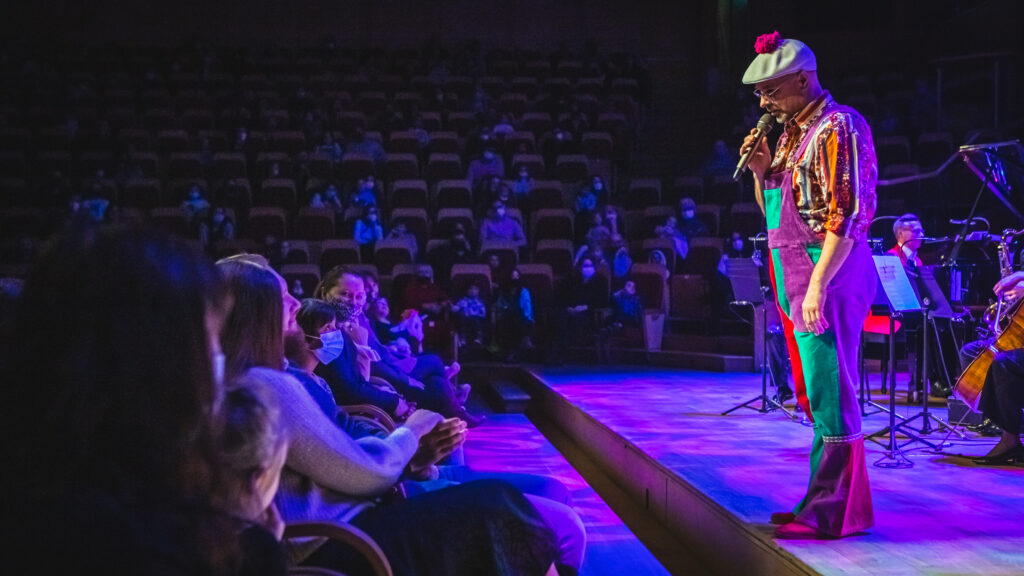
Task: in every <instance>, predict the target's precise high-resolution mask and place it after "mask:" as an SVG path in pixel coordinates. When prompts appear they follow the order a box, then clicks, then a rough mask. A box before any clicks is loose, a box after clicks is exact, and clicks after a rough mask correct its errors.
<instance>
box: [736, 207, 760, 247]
mask: <svg viewBox="0 0 1024 576" xmlns="http://www.w3.org/2000/svg"><path fill="white" fill-rule="evenodd" d="M764 222H765V220H764V214H762V213H761V207H760V206H758V204H757V202H737V203H735V204H733V205H732V207H731V208H730V209H729V228H730V231H731V232H739V233H740V234H742V235H743V238H744V239H747V238H749V237H751V236H754V235H756V234H758V233H759V232H761V231H763V230H764Z"/></svg>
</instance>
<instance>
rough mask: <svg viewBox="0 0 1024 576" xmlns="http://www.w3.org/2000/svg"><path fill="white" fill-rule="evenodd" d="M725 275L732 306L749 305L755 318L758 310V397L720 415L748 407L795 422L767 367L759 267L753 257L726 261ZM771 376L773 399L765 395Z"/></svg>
mask: <svg viewBox="0 0 1024 576" xmlns="http://www.w3.org/2000/svg"><path fill="white" fill-rule="evenodd" d="M725 267H726V275H727V276H728V277H729V283H730V284H732V293H733V297H734V298H735V300H734V301H733V302H732V304H734V305H736V306H750V307H751V310H752V311H753V314H754V316H757V312H758V308H760V310H761V330H760V331H758V330H757V329H756V328H755V336H758V335H759V336H760V337H761V394H760V395H759V396H755V397H753V398H751V399H750V400H747V401H746V402H743V403H741V404H737V405H736V406H733V407H732V408H730V409H728V410H726V411H725V412H722V416H725V415H726V414H728V413H730V412H732V411H734V410H738V409H740V408H750V409H752V410H757V411H758V412H760V413H762V414H764V413H767V412H772V411H774V410H782V411H783V412H784V413H785V414H786V415H787V416H789V418H791V419H793V420H797V416H796V415H795V414H793V413H792V412H790V411H789V410H788V409H786V407H785V406H783V405H782V402H779V401H778V400H777V399H778V391H779V386H778V381H777V380H776V375H775V371H774V370H772V369H771V368H770V367H769V365H768V306H770V305H773V303H772V302H768V298H767V294H768V291H769V287H768V286H764V285H762V284H761V268H760V267H759V266H758V265H757V263H756V262H755V261H754V259H753V258H729V259H727V260H726V261H725ZM769 377H771V381H772V386H773V387H774V388H775V396H774V397H771V396H768V378H769ZM757 401H760V402H761V407H760V408H755V407H753V406H751V404H753V403H754V402H757Z"/></svg>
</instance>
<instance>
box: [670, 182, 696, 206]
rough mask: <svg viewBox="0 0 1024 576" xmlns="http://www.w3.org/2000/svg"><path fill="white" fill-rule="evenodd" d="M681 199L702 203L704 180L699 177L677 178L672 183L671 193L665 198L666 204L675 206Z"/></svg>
mask: <svg viewBox="0 0 1024 576" xmlns="http://www.w3.org/2000/svg"><path fill="white" fill-rule="evenodd" d="M682 198H692V199H693V201H694V202H703V201H704V178H702V177H700V176H677V177H676V179H675V180H674V181H673V182H672V193H671V195H669V197H667V198H665V202H666V203H667V204H673V205H674V204H675V203H676V202H678V201H679V200H680V199H682Z"/></svg>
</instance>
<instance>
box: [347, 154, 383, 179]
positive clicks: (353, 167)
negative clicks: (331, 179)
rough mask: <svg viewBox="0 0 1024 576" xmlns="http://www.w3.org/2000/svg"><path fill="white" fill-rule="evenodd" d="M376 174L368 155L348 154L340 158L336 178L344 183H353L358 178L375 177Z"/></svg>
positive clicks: (370, 157)
mask: <svg viewBox="0 0 1024 576" xmlns="http://www.w3.org/2000/svg"><path fill="white" fill-rule="evenodd" d="M376 173H377V168H376V166H375V165H374V163H373V157H372V156H370V155H368V154H358V153H354V152H349V153H347V154H345V155H344V156H342V157H341V166H340V167H339V170H338V176H339V177H340V178H341V180H342V181H344V182H346V183H355V182H357V181H358V180H359V179H360V178H365V177H367V176H376Z"/></svg>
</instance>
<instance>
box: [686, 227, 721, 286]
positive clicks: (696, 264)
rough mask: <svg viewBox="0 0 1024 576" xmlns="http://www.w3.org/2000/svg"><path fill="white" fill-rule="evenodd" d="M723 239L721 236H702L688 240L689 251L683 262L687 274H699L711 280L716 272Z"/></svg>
mask: <svg viewBox="0 0 1024 576" xmlns="http://www.w3.org/2000/svg"><path fill="white" fill-rule="evenodd" d="M724 248H725V241H724V240H723V239H722V238H714V237H711V236H702V237H699V238H693V239H692V240H690V251H689V254H688V255H687V256H686V262H685V263H684V266H685V269H686V273H687V274H700V275H701V276H702V277H703V278H704V279H705V280H708V281H711V280H712V279H713V278H714V277H715V274H716V273H717V272H718V263H719V261H721V259H722V251H723V250H724Z"/></svg>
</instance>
